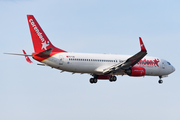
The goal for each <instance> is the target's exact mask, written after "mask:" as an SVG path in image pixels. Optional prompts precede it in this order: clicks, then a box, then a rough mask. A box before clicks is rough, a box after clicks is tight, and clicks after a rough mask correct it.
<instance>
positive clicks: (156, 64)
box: [137, 59, 159, 67]
mask: <svg viewBox="0 0 180 120" xmlns="http://www.w3.org/2000/svg"><path fill="white" fill-rule="evenodd" d="M158 63H159V59H155V60H146V59H144V60H140V61H139V62H138V63H137V65H154V66H157V67H159V65H158Z"/></svg>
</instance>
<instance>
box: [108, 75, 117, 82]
mask: <svg viewBox="0 0 180 120" xmlns="http://www.w3.org/2000/svg"><path fill="white" fill-rule="evenodd" d="M116 80H117V77H116V76H111V77H109V81H110V82H115V81H116Z"/></svg>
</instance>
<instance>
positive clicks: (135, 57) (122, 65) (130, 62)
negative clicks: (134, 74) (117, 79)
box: [103, 37, 147, 74]
mask: <svg viewBox="0 0 180 120" xmlns="http://www.w3.org/2000/svg"><path fill="white" fill-rule="evenodd" d="M139 41H140V46H141V51H140V52H138V53H137V54H135V55H133V56H132V57H130V58H128V59H127V60H125V61H124V62H122V63H118V64H115V65H113V66H111V67H109V68H107V69H104V70H103V74H110V73H115V72H116V71H118V70H126V69H129V68H130V67H132V66H134V65H135V64H136V63H138V62H139V61H140V60H141V59H142V58H143V57H144V56H145V55H146V54H147V50H146V48H145V46H144V44H143V41H142V39H141V37H139Z"/></svg>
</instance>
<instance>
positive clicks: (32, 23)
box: [29, 19, 45, 42]
mask: <svg viewBox="0 0 180 120" xmlns="http://www.w3.org/2000/svg"><path fill="white" fill-rule="evenodd" d="M29 22H30V23H31V25H32V27H33V28H34V30H35V31H36V33H37V35H38V36H39V38H40V39H41V41H42V42H44V41H45V39H44V38H43V36H42V33H40V32H39V29H38V28H37V27H36V24H35V23H34V22H33V20H32V19H30V20H29Z"/></svg>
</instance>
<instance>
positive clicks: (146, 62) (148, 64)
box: [42, 53, 175, 76]
mask: <svg viewBox="0 0 180 120" xmlns="http://www.w3.org/2000/svg"><path fill="white" fill-rule="evenodd" d="M129 57H131V55H113V54H87V53H58V54H55V55H54V56H52V57H50V58H48V59H46V60H44V61H42V63H44V64H46V65H48V66H51V67H53V68H57V69H60V70H62V71H68V72H72V73H88V74H97V75H102V74H103V70H104V69H107V68H108V67H111V66H113V65H115V64H118V63H120V62H124V61H125V60H127V59H128V58H129ZM135 66H141V67H143V68H145V70H146V74H145V75H148V76H165V75H168V74H170V73H172V72H174V71H175V69H174V67H173V66H172V65H171V64H170V63H169V62H167V61H166V60H163V59H159V58H156V57H148V56H145V57H144V58H143V59H142V60H141V61H139V62H138V63H137V64H136V65H135ZM124 74H125V73H124V71H122V70H120V71H117V72H116V73H115V74H114V75H124Z"/></svg>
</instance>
